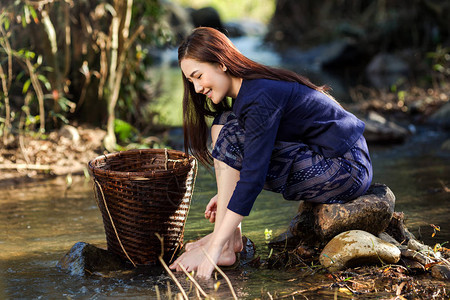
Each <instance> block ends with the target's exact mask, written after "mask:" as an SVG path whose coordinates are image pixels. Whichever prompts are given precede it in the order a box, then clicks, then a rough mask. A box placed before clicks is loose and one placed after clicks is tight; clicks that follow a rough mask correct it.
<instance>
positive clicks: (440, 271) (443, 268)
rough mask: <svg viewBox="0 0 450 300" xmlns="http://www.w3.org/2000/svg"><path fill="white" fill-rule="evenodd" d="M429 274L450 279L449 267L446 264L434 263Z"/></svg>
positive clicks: (442, 278)
mask: <svg viewBox="0 0 450 300" xmlns="http://www.w3.org/2000/svg"><path fill="white" fill-rule="evenodd" d="M431 276H433V277H434V278H437V279H441V280H450V267H449V266H447V265H435V266H433V267H432V268H431Z"/></svg>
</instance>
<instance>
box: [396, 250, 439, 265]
mask: <svg viewBox="0 0 450 300" xmlns="http://www.w3.org/2000/svg"><path fill="white" fill-rule="evenodd" d="M401 253H402V257H406V258H408V259H411V260H414V261H417V262H419V263H421V264H422V265H427V264H430V263H433V262H434V260H433V259H431V258H430V257H428V256H426V255H424V254H422V253H420V252H417V251H415V250H411V249H401Z"/></svg>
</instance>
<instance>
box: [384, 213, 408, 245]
mask: <svg viewBox="0 0 450 300" xmlns="http://www.w3.org/2000/svg"><path fill="white" fill-rule="evenodd" d="M404 219H405V214H404V213H403V212H397V211H396V212H394V214H393V215H392V219H391V222H390V223H389V226H388V227H387V228H386V230H385V232H386V233H387V234H389V235H390V236H392V237H393V238H394V239H395V240H396V241H398V242H399V243H400V244H405V245H406V244H408V241H409V240H410V239H415V237H414V235H413V234H412V233H411V232H409V230H408V228H406V226H405V224H404Z"/></svg>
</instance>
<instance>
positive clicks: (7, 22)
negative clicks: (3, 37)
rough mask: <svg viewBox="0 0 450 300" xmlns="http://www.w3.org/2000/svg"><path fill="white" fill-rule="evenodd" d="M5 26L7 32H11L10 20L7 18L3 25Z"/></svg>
mask: <svg viewBox="0 0 450 300" xmlns="http://www.w3.org/2000/svg"><path fill="white" fill-rule="evenodd" d="M3 24H4V25H5V29H6V30H9V26H10V24H11V23H10V22H9V19H8V18H5V19H4V23H3Z"/></svg>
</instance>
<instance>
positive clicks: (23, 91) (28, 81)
mask: <svg viewBox="0 0 450 300" xmlns="http://www.w3.org/2000/svg"><path fill="white" fill-rule="evenodd" d="M30 84H31V80H30V79H27V81H25V83H24V84H23V88H22V94H26V93H27V92H28V89H29V88H30Z"/></svg>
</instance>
